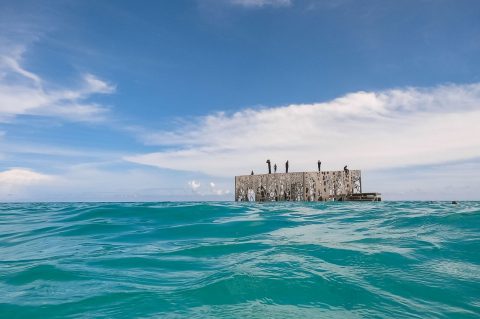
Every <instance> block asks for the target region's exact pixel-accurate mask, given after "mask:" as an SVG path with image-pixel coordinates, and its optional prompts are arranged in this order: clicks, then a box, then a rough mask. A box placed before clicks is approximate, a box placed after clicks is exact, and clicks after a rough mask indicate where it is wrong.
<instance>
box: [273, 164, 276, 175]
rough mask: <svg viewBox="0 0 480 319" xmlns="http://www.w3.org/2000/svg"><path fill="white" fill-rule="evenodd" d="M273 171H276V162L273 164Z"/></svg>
mask: <svg viewBox="0 0 480 319" xmlns="http://www.w3.org/2000/svg"><path fill="white" fill-rule="evenodd" d="M273 172H274V173H276V172H277V163H275V165H273Z"/></svg>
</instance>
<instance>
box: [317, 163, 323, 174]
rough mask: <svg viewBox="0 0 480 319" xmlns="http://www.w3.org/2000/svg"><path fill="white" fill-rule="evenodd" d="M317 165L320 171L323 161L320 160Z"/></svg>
mask: <svg viewBox="0 0 480 319" xmlns="http://www.w3.org/2000/svg"><path fill="white" fill-rule="evenodd" d="M317 165H318V171H319V172H320V168H321V167H322V162H320V161H318V162H317Z"/></svg>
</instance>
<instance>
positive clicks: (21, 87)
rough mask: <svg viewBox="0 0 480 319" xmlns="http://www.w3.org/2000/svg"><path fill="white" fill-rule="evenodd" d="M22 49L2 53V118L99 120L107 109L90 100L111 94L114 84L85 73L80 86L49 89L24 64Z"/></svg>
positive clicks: (0, 110)
mask: <svg viewBox="0 0 480 319" xmlns="http://www.w3.org/2000/svg"><path fill="white" fill-rule="evenodd" d="M22 54H23V50H20V49H18V48H17V49H12V50H11V52H10V54H9V55H5V54H3V55H0V121H2V120H3V121H7V120H9V119H11V118H14V117H16V116H18V115H38V116H54V117H60V118H64V119H68V120H73V121H98V120H101V119H102V118H103V116H104V114H105V112H106V111H107V108H105V107H104V106H102V105H99V104H96V103H92V102H87V99H88V98H90V97H91V96H92V95H94V94H108V93H112V92H114V91H115V87H113V86H112V85H110V84H108V83H106V82H104V81H102V80H100V79H98V78H97V77H95V76H94V75H92V74H85V75H84V76H83V78H82V84H81V85H80V86H79V87H77V88H73V89H71V88H64V89H49V88H48V85H47V83H45V81H44V80H43V79H42V78H41V77H40V76H38V75H36V74H34V73H33V72H30V71H28V70H26V69H25V68H23V67H22V65H21V58H22Z"/></svg>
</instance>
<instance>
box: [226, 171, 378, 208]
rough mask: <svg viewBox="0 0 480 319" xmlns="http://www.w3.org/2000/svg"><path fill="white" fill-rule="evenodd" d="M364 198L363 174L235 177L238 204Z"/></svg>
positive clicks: (303, 173)
mask: <svg viewBox="0 0 480 319" xmlns="http://www.w3.org/2000/svg"><path fill="white" fill-rule="evenodd" d="M355 194H356V195H355ZM360 194H362V178H361V171H360V170H348V171H324V172H300V173H278V174H262V175H243V176H235V200H236V201H326V200H356V198H366V197H362V196H358V195H360ZM371 194H376V196H375V199H374V200H380V197H379V195H380V194H377V193H371ZM353 195H355V196H353ZM369 198H370V197H369Z"/></svg>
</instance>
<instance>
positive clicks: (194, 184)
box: [187, 180, 201, 192]
mask: <svg viewBox="0 0 480 319" xmlns="http://www.w3.org/2000/svg"><path fill="white" fill-rule="evenodd" d="M187 184H188V186H189V187H190V188H191V189H192V191H194V192H196V191H197V190H198V188H199V187H200V185H201V184H200V182H197V181H195V180H191V181H188V183H187Z"/></svg>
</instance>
